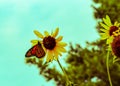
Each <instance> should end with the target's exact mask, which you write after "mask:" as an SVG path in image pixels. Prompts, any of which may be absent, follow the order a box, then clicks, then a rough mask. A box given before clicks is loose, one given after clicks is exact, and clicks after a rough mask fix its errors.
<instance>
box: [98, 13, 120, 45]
mask: <svg viewBox="0 0 120 86" xmlns="http://www.w3.org/2000/svg"><path fill="white" fill-rule="evenodd" d="M103 22H104V23H100V25H101V26H102V27H103V28H101V29H100V31H102V32H101V33H100V35H101V39H102V40H104V39H107V44H111V42H112V41H113V39H114V37H115V36H118V35H119V34H120V33H119V32H120V29H119V26H120V23H118V22H117V21H116V22H115V23H114V24H112V23H111V20H110V17H109V16H108V15H106V18H103Z"/></svg>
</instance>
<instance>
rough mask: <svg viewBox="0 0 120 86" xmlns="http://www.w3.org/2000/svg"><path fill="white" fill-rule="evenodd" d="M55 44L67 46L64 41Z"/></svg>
mask: <svg viewBox="0 0 120 86" xmlns="http://www.w3.org/2000/svg"><path fill="white" fill-rule="evenodd" d="M56 46H58V47H65V46H67V43H65V42H58V43H57V45H56Z"/></svg>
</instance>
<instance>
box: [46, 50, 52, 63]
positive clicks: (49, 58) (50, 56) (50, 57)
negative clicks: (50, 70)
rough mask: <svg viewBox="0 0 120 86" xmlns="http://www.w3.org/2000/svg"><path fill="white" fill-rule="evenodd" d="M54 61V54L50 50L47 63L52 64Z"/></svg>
mask: <svg viewBox="0 0 120 86" xmlns="http://www.w3.org/2000/svg"><path fill="white" fill-rule="evenodd" d="M53 59H54V57H53V52H52V51H50V50H48V51H47V58H46V61H47V62H51V61H53Z"/></svg>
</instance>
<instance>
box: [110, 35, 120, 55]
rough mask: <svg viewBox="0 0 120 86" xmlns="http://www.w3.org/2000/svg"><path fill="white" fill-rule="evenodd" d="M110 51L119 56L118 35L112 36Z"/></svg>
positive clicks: (119, 43) (119, 41)
mask: <svg viewBox="0 0 120 86" xmlns="http://www.w3.org/2000/svg"><path fill="white" fill-rule="evenodd" d="M112 51H113V53H114V55H116V56H117V57H120V35H119V36H117V37H115V38H114V40H113V42H112Z"/></svg>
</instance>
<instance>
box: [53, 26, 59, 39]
mask: <svg viewBox="0 0 120 86" xmlns="http://www.w3.org/2000/svg"><path fill="white" fill-rule="evenodd" d="M58 32H59V28H56V29H55V32H53V33H52V37H54V38H55V37H56V36H57V35H58Z"/></svg>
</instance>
